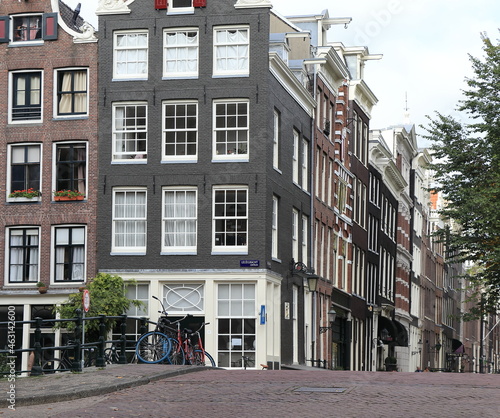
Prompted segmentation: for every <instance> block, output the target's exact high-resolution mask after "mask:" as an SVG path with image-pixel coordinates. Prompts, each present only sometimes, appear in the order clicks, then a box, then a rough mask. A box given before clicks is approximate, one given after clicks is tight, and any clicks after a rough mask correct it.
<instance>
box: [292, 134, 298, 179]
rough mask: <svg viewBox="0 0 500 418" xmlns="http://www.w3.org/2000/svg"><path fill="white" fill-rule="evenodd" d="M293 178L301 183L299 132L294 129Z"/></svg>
mask: <svg viewBox="0 0 500 418" xmlns="http://www.w3.org/2000/svg"><path fill="white" fill-rule="evenodd" d="M292 159H293V160H292V180H293V182H294V183H295V184H299V133H298V132H297V131H296V130H295V129H294V131H293V157H292Z"/></svg>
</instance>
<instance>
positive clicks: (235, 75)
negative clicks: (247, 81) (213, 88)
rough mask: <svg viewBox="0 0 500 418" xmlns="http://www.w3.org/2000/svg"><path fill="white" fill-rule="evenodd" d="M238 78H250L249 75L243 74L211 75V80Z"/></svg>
mask: <svg viewBox="0 0 500 418" xmlns="http://www.w3.org/2000/svg"><path fill="white" fill-rule="evenodd" d="M238 77H246V78H248V77H250V74H249V73H243V74H213V75H212V78H238Z"/></svg>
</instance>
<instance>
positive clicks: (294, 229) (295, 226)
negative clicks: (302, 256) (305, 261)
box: [292, 208, 299, 261]
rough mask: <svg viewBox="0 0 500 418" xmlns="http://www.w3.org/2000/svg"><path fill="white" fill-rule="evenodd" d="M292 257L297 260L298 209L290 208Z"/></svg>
mask: <svg viewBox="0 0 500 418" xmlns="http://www.w3.org/2000/svg"><path fill="white" fill-rule="evenodd" d="M292 258H293V259H294V260H295V261H299V210H298V209H295V208H293V209H292Z"/></svg>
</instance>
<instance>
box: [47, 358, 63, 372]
mask: <svg viewBox="0 0 500 418" xmlns="http://www.w3.org/2000/svg"><path fill="white" fill-rule="evenodd" d="M67 368H68V367H66V366H65V365H64V363H63V361H62V360H61V359H58V358H51V359H49V360H47V361H45V362H44V363H43V364H42V373H43V374H51V373H56V372H62V371H63V370H65V369H67Z"/></svg>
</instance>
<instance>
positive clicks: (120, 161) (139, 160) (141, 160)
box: [111, 158, 148, 164]
mask: <svg viewBox="0 0 500 418" xmlns="http://www.w3.org/2000/svg"><path fill="white" fill-rule="evenodd" d="M147 163H148V159H147V158H138V159H137V160H136V159H134V158H132V159H130V160H116V161H111V164H147Z"/></svg>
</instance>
